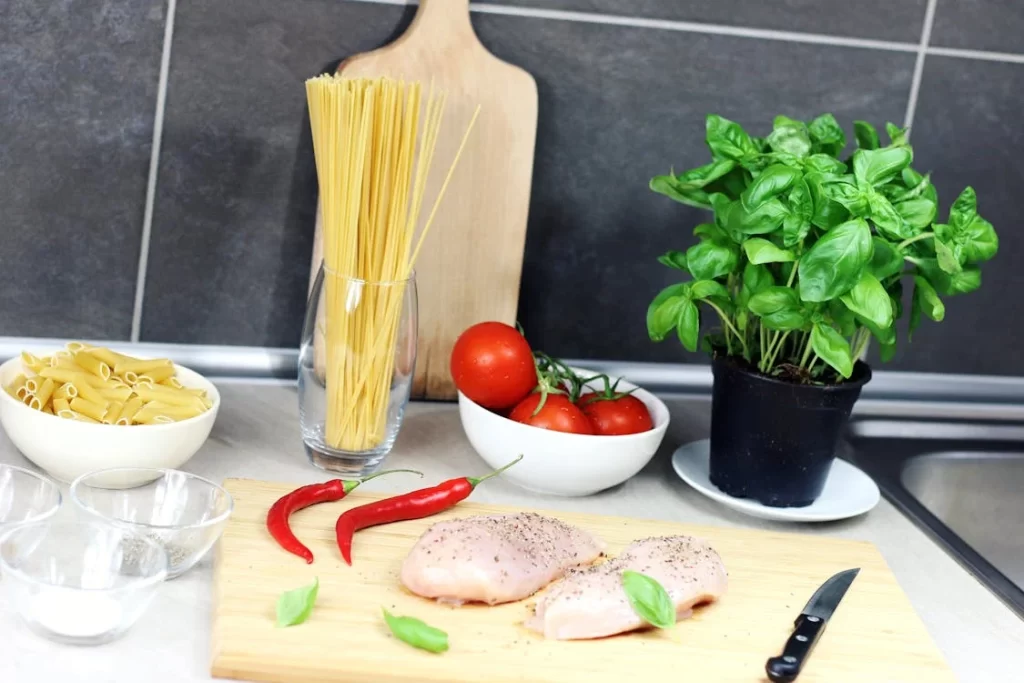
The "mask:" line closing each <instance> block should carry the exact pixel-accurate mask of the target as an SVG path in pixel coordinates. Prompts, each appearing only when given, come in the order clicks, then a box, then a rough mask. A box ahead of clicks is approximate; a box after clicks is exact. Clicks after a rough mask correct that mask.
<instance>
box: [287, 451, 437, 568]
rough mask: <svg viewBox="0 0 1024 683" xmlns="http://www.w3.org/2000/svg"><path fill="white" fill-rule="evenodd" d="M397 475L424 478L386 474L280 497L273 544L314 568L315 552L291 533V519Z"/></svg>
mask: <svg viewBox="0 0 1024 683" xmlns="http://www.w3.org/2000/svg"><path fill="white" fill-rule="evenodd" d="M395 472H411V473H413V474H418V475H420V476H421V477H422V476H423V473H422V472H417V471H416V470H386V471H384V472H378V473H377V474H374V475H372V476H369V477H365V478H363V479H357V480H355V481H344V480H341V479H331V480H330V481H325V482H322V483H319V484H308V485H306V486H300V487H299V488H297V489H295V490H294V491H292V492H291V493H287V494H285V495H283V496H281V498H279V499H278V500H277V502H275V503H274V504H273V505H271V506H270V511H269V512H267V531H269V532H270V535H271V536H273V537H274V540H275V541H277V542H278V544H279V545H280V546H281V547H282V548H284V549H285V550H287V551H288V552H290V553H293V554H295V555H298V556H299V557H301V558H302V559H304V560H305V561H306V564H312V563H313V553H312V551H310V549H309V548H307V547H306V546H304V545H303V544H302V542H301V541H300V540H299V539H298V538H296V536H295V534H294V533H292V530H291V527H290V526H289V525H288V518H289V517H291V515H292V513H293V512H297V511H298V510H302V509H304V508H308V507H309V506H311V505H316V504H317V503H327V502H331V501H335V500H341V499H342V498H344V497H345V496H347V495H348V494H349V493H351V492H352V490H353V489H354V488H356V487H357V486H359V485H360V484H362V483H363V482H364V481H370V480H371V479H375V478H376V477H380V476H383V475H385V474H394V473H395Z"/></svg>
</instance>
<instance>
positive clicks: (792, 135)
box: [767, 124, 811, 158]
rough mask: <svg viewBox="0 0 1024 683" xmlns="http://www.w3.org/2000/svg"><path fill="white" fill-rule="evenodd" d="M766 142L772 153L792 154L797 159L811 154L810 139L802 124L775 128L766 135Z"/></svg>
mask: <svg viewBox="0 0 1024 683" xmlns="http://www.w3.org/2000/svg"><path fill="white" fill-rule="evenodd" d="M767 141H768V146H769V147H771V148H772V151H773V152H781V153H783V154H792V155H793V156H795V157H797V158H801V157H805V156H807V155H808V154H810V153H811V138H810V136H809V135H808V133H807V129H806V128H805V127H804V126H803V124H800V125H790V124H787V125H783V126H777V127H776V128H775V130H773V131H772V132H771V133H769V134H768V138H767Z"/></svg>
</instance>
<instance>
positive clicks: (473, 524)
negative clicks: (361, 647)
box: [401, 512, 605, 605]
mask: <svg viewBox="0 0 1024 683" xmlns="http://www.w3.org/2000/svg"><path fill="white" fill-rule="evenodd" d="M604 549H605V544H604V543H603V542H602V541H600V540H599V539H597V538H595V537H594V536H592V535H590V534H589V533H587V532H586V531H584V530H582V529H580V528H577V527H574V526H572V525H571V524H566V523H565V522H563V521H561V520H558V519H554V518H552V517H545V516H543V515H539V514H536V513H533V512H520V513H516V514H507V515H482V516H477V517H465V518H463V519H453V520H450V521H445V522H438V523H437V524H434V525H433V526H431V527H430V528H429V529H427V531H426V532H424V534H423V535H422V536H421V537H420V539H419V540H418V541H417V542H416V545H415V546H413V548H412V550H411V551H409V555H408V556H406V558H405V562H403V564H402V572H401V581H402V584H403V585H404V586H405V587H406V588H407V589H409V590H410V591H412V592H413V593H415V594H416V595H420V596H423V597H426V598H434V599H436V600H438V601H440V602H445V603H451V604H462V603H465V602H484V603H488V604H491V605H497V604H499V603H503V602H514V601H516V600H522V599H523V598H527V597H529V596H531V595H533V594H534V593H536V592H537V591H538V590H540V589H541V588H543V587H544V586H546V585H548V584H549V583H551V582H552V581H554V580H555V579H557V578H559V577H561V576H562V575H563V574H564V573H565V572H566V571H567V570H568V569H571V568H573V567H578V566H580V565H584V564H589V563H591V562H593V561H594V560H596V559H597V558H598V557H600V556H601V554H602V552H603V551H604Z"/></svg>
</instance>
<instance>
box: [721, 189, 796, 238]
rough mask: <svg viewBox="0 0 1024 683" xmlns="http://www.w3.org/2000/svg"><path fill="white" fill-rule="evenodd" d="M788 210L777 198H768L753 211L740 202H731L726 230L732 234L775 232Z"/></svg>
mask: <svg viewBox="0 0 1024 683" xmlns="http://www.w3.org/2000/svg"><path fill="white" fill-rule="evenodd" d="M788 214H789V211H788V210H787V209H786V206H785V204H783V203H782V202H781V201H780V200H779V199H778V198H776V199H769V200H768V201H767V202H765V203H764V204H762V205H761V206H759V207H757V208H756V209H754V210H753V211H747V210H746V209H744V208H743V204H742V202H735V203H734V204H733V208H732V212H731V213H730V214H729V227H728V228H727V231H728V232H729V233H730V234H732V235H734V236H735V235H764V234H767V233H769V232H775V231H776V230H778V229H779V227H780V226H781V225H782V222H783V221H784V220H785V219H786V216H787V215H788Z"/></svg>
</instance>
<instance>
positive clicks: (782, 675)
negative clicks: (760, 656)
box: [764, 614, 825, 683]
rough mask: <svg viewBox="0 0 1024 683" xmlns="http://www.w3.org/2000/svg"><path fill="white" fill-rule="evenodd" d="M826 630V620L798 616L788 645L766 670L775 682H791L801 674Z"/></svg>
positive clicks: (767, 665) (769, 663) (770, 678)
mask: <svg viewBox="0 0 1024 683" xmlns="http://www.w3.org/2000/svg"><path fill="white" fill-rule="evenodd" d="M824 630H825V622H824V621H822V620H821V619H820V618H818V617H811V616H807V615H806V614H801V615H800V616H799V617H797V620H796V628H794V629H793V633H792V634H790V636H789V640H787V641H786V647H785V648H783V650H782V654H781V655H780V656H778V657H772V658H771V659H769V660H768V663H767V664H765V667H764V670H765V671H766V672H767V673H768V679H769V680H771V681H773V683H790V682H791V681H795V680H796V677H797V676H799V675H800V669H802V668H803V666H804V661H805V660H806V659H807V657H808V656H809V655H810V654H811V650H813V649H814V645H815V643H817V642H818V637H819V636H821V633H822V631H824Z"/></svg>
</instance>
